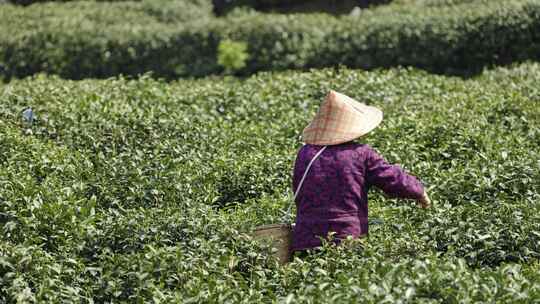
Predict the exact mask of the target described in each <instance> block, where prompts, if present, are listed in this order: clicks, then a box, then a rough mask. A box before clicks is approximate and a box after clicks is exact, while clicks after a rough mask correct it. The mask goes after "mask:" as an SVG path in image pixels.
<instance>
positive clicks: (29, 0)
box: [0, 0, 142, 5]
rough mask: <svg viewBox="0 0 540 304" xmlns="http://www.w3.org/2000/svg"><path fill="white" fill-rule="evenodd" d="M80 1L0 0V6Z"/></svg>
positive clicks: (115, 0)
mask: <svg viewBox="0 0 540 304" xmlns="http://www.w3.org/2000/svg"><path fill="white" fill-rule="evenodd" d="M72 1H80V0H0V4H3V3H12V4H17V5H30V4H34V3H44V2H72ZM93 1H96V2H120V1H131V2H133V1H142V0H93Z"/></svg>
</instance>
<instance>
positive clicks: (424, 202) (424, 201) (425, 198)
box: [418, 190, 431, 208]
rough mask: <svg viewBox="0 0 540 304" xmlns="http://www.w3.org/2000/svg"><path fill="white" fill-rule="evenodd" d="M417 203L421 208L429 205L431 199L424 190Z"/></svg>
mask: <svg viewBox="0 0 540 304" xmlns="http://www.w3.org/2000/svg"><path fill="white" fill-rule="evenodd" d="M418 204H419V205H420V207H422V208H429V207H430V206H431V200H430V199H429V196H428V195H427V192H426V190H424V196H423V197H422V198H421V199H419V200H418Z"/></svg>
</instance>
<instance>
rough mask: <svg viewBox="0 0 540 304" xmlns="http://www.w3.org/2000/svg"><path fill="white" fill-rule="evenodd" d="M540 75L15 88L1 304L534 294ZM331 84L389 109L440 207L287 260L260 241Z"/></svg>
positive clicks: (375, 201) (6, 101)
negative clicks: (257, 235)
mask: <svg viewBox="0 0 540 304" xmlns="http://www.w3.org/2000/svg"><path fill="white" fill-rule="evenodd" d="M539 81H540V65H539V64H537V63H528V64H522V65H516V66H512V67H510V68H498V69H496V70H492V71H486V72H483V73H482V74H481V75H479V76H477V77H474V78H471V79H467V80H464V79H461V78H457V77H447V76H436V75H430V74H428V73H426V72H423V71H419V70H416V69H410V68H398V69H391V70H377V71H371V72H366V71H358V70H348V69H323V70H313V71H310V72H292V71H290V72H280V73H276V72H274V73H269V72H268V73H260V74H257V75H255V76H252V77H249V78H247V79H245V80H239V79H235V78H216V77H214V78H205V79H200V80H180V81H176V82H173V83H166V82H164V81H160V80H155V79H152V78H151V77H149V76H148V75H145V76H143V77H141V78H139V79H133V80H128V79H124V78H121V77H120V78H114V79H107V80H84V81H70V80H62V79H60V78H58V77H54V76H44V75H37V76H35V77H32V78H27V79H24V80H16V81H12V82H11V83H9V84H3V85H1V87H0V88H1V91H0V100H1V102H0V229H1V234H2V238H1V240H0V277H1V280H0V302H16V301H20V302H72V301H73V302H88V303H89V302H92V301H93V302H113V301H114V302H122V301H129V302H150V301H154V302H160V301H162V302H183V303H189V302H220V303H221V302H278V301H281V302H287V303H292V302H306V303H317V302H327V301H335V302H338V303H349V302H350V303H357V302H366V303H380V302H399V301H401V302H426V303H427V302H429V303H439V302H444V303H463V302H496V301H497V302H516V303H534V302H538V299H540V262H539V258H540V248H539V244H540V233H539V231H540V203H539V202H540V170H538V168H539V165H540V124H539V121H540V107H538V103H539V102H540V90H539V89H538V83H539ZM329 89H335V90H338V91H341V92H343V93H345V94H348V95H350V96H352V97H354V98H356V99H358V100H361V101H363V102H366V103H368V104H372V105H376V106H378V107H380V108H382V109H383V111H384V113H385V119H384V121H383V123H382V124H381V125H380V127H379V128H377V129H376V130H375V131H374V132H373V133H372V134H371V135H369V136H367V137H366V138H364V139H362V141H363V142H366V143H368V144H370V145H371V146H373V147H374V148H375V149H377V150H378V151H379V152H381V154H382V155H384V156H385V157H386V158H387V159H388V160H389V161H392V162H397V163H400V164H401V165H402V166H403V167H405V168H406V169H407V170H409V171H411V172H413V173H414V174H416V175H418V176H419V177H420V178H421V179H422V180H423V181H424V183H425V184H426V186H427V188H428V189H429V190H428V191H429V192H430V194H431V196H432V198H433V201H434V206H433V208H432V209H429V210H422V209H419V208H418V207H416V206H414V205H413V203H412V202H406V201H396V200H388V199H385V198H384V197H383V196H382V195H381V194H380V193H379V192H376V191H375V192H372V193H371V194H370V217H371V218H378V219H381V220H382V224H381V223H379V224H372V225H371V226H370V235H369V238H368V240H367V242H366V243H365V244H359V243H354V242H352V243H351V244H349V245H347V246H343V247H337V248H336V247H333V246H326V247H325V248H324V249H323V250H322V252H320V253H317V254H314V255H312V256H309V257H307V258H305V259H303V260H301V259H296V260H294V261H293V262H292V263H290V264H289V265H286V266H284V267H279V266H277V263H276V261H275V260H274V259H273V258H272V255H271V249H270V248H269V247H268V245H267V244H261V243H258V242H255V241H254V240H253V239H252V238H251V237H250V233H251V231H252V229H253V228H254V227H256V226H257V225H261V224H269V223H276V222H279V221H280V220H281V218H282V216H283V215H284V210H286V208H287V206H288V204H289V203H290V202H291V198H290V197H291V195H290V183H291V181H290V178H291V171H292V165H293V161H294V158H295V154H296V151H297V150H298V149H299V147H300V145H301V142H300V138H299V135H300V133H301V130H302V128H303V127H304V126H305V125H306V124H307V123H308V121H309V120H310V118H311V117H312V115H314V112H315V110H316V108H317V106H318V104H319V103H320V101H321V100H322V98H323V97H324V95H325V93H326V92H327V91H328V90H329ZM29 107H31V109H32V111H33V113H34V114H35V119H34V121H33V123H30V122H29V121H24V120H23V118H22V112H23V110H25V109H28V108H29ZM27 112H28V111H27ZM288 193H289V194H288Z"/></svg>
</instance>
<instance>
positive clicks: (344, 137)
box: [302, 91, 383, 145]
mask: <svg viewBox="0 0 540 304" xmlns="http://www.w3.org/2000/svg"><path fill="white" fill-rule="evenodd" d="M382 117H383V114H382V111H381V110H379V109H377V108H375V107H371V106H368V105H365V104H363V103H360V102H358V101H356V100H354V99H352V98H350V97H348V96H346V95H343V94H341V93H338V92H335V91H330V92H329V93H328V95H326V98H325V100H324V101H323V103H322V104H321V107H320V108H319V111H318V112H317V114H316V115H315V118H313V120H312V121H311V123H310V124H309V125H308V126H307V127H306V128H305V129H304V133H303V135H302V138H303V141H304V142H305V143H307V144H312V145H337V144H341V143H344V142H348V141H351V140H353V139H356V138H358V137H361V136H363V135H365V134H367V133H368V132H370V131H371V130H373V129H374V128H375V127H377V126H378V125H379V123H381V121H382Z"/></svg>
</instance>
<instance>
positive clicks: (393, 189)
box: [366, 147, 430, 208]
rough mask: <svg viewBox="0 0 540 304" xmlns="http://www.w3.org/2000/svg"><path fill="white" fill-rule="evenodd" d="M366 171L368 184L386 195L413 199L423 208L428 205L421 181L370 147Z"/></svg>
mask: <svg viewBox="0 0 540 304" xmlns="http://www.w3.org/2000/svg"><path fill="white" fill-rule="evenodd" d="M366 171H367V172H366V175H367V179H366V180H367V182H368V184H369V185H373V186H376V187H377V188H379V189H381V190H382V191H384V193H386V194H387V195H388V196H390V197H398V198H408V199H414V200H417V201H418V202H419V203H420V205H421V206H422V207H423V208H427V207H429V204H430V201H429V197H428V196H427V194H426V192H425V190H424V186H423V185H422V183H421V182H420V181H419V180H418V179H416V177H414V176H412V175H410V174H408V173H407V172H405V171H404V170H403V169H402V168H401V167H400V166H398V165H391V164H389V163H388V162H386V161H385V160H384V158H383V157H382V156H380V155H379V154H378V153H377V152H376V151H375V150H373V149H372V148H371V147H368V154H367V158H366Z"/></svg>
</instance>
